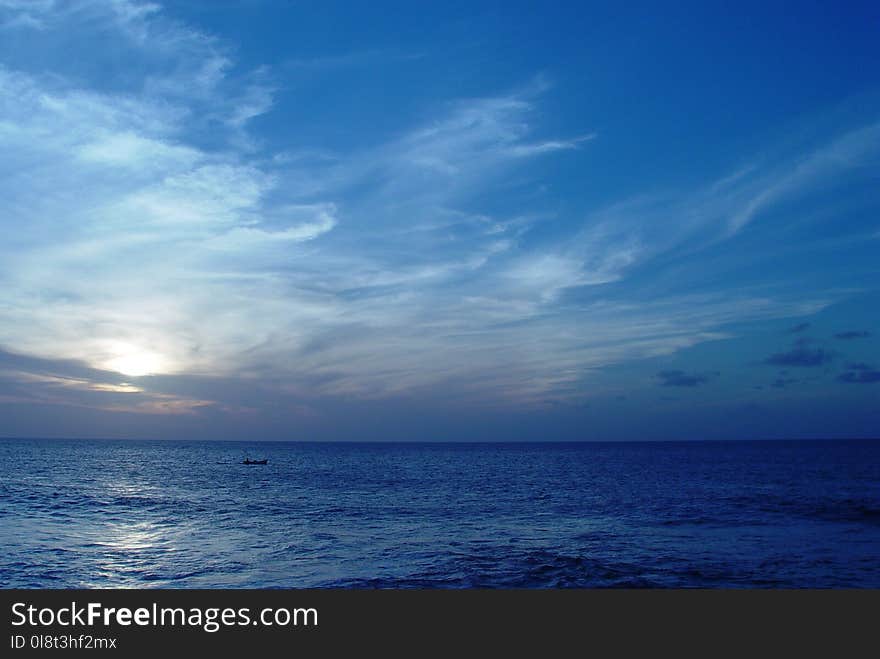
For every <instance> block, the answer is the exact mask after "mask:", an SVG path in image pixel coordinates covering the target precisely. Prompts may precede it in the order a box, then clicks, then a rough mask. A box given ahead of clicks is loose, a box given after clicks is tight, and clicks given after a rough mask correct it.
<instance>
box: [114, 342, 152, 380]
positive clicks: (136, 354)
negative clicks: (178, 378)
mask: <svg viewBox="0 0 880 659" xmlns="http://www.w3.org/2000/svg"><path fill="white" fill-rule="evenodd" d="M114 351H115V352H117V356H116V357H113V358H112V359H110V360H108V361H107V362H105V363H104V365H103V366H104V367H105V368H107V369H108V370H111V371H116V372H117V373H121V374H122V375H127V376H129V377H142V376H144V375H156V374H158V373H162V372H163V370H164V366H165V364H164V360H163V359H162V357H161V356H160V355H157V354H156V353H154V352H150V351H148V350H142V349H140V348H137V347H136V346H130V345H128V344H119V345H117V346H116V347H115V349H114Z"/></svg>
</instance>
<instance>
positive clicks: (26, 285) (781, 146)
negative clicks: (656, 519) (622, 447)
mask: <svg viewBox="0 0 880 659" xmlns="http://www.w3.org/2000/svg"><path fill="white" fill-rule="evenodd" d="M619 4H620V3H590V2H577V3H574V2H573V3H548V2H444V3H412V2H359V1H358V2H320V3H319V2H281V1H280V0H275V1H272V0H241V1H236V2H233V1H226V0H214V1H209V0H204V1H196V0H178V1H176V2H168V3H165V4H161V3H158V2H141V1H139V0H100V1H99V0H78V1H76V2H66V1H63V0H0V436H6V437H108V438H110V437H112V438H117V437H118V438H157V439H259V440H344V441H360V440H371V441H375V440H389V441H502V440H510V441H520V440H531V441H543V440H548V441H570V440H588V441H589V440H678V439H682V440H688V439H764V438H767V439H770V438H813V437H829V438H834V437H840V438H843V437H877V436H880V258H878V257H880V39H878V30H880V5H878V4H877V3H869V2H864V3H860V2H851V3H844V4H840V5H837V4H835V3H829V2H825V3H814V2H802V3H798V4H797V7H796V8H792V6H791V4H790V3H776V2H760V3H756V2H740V3H727V2H725V3H721V2H692V3H687V2H686V3H675V5H674V6H666V7H662V8H661V7H659V6H658V5H657V4H656V3H638V2H635V3H626V6H618V5H619Z"/></svg>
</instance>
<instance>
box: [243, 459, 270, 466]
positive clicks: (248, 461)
mask: <svg viewBox="0 0 880 659" xmlns="http://www.w3.org/2000/svg"><path fill="white" fill-rule="evenodd" d="M241 464H243V465H266V464H269V458H265V459H263V460H251V459H250V458H245V459H244V460H243V461H242V463H241Z"/></svg>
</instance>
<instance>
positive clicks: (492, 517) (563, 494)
mask: <svg viewBox="0 0 880 659" xmlns="http://www.w3.org/2000/svg"><path fill="white" fill-rule="evenodd" d="M245 451H247V452H248V453H249V454H250V456H251V457H252V458H264V457H265V458H268V460H269V463H268V464H267V465H254V466H248V465H244V464H241V462H242V459H243V457H244V452H245ZM0 586H2V587H4V588H96V587H104V588H117V587H157V588H245V587H248V588H306V587H328V588H559V587H587V588H592V587H637V588H641V587H651V588H666V587H676V588H677V587H701V588H864V587H872V588H877V587H880V441H799V442H781V441H743V442H680V443H647V442H644V443H580V444H518V443H517V444H515V443H491V444H490V443H486V444H417V443H412V444H391V443H369V444H360V443H327V444H319V443H280V442H271V443H270V442H265V443H256V442H248V443H228V442H197V441H181V442H176V441H115V440H113V441H111V440H100V441H97V440H96V441H91V440H9V439H7V440H0Z"/></svg>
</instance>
